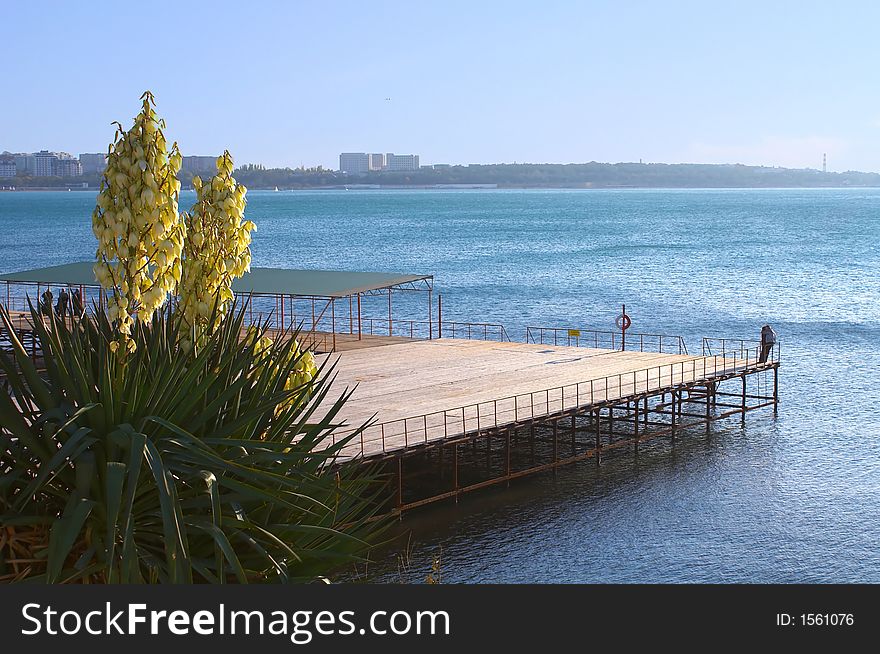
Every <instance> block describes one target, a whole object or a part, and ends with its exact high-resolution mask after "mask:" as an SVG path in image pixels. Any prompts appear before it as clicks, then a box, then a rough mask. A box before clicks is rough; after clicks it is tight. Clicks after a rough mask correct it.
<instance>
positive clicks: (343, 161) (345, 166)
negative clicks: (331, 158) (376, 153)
mask: <svg viewBox="0 0 880 654" xmlns="http://www.w3.org/2000/svg"><path fill="white" fill-rule="evenodd" d="M371 156H372V155H368V154H367V153H366V152H343V153H342V154H340V155H339V172H342V173H348V174H350V175H361V174H363V173H366V172H369V171H370V158H371Z"/></svg>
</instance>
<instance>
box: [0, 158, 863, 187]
mask: <svg viewBox="0 0 880 654" xmlns="http://www.w3.org/2000/svg"><path fill="white" fill-rule="evenodd" d="M200 174H201V175H202V176H203V177H204V176H205V175H210V174H212V173H211V172H210V171H207V172H205V173H200ZM192 177H193V173H191V172H181V173H180V180H181V182H182V183H183V186H184V188H186V189H188V188H190V185H191V182H192ZM235 177H236V179H238V180H239V182H241V183H242V184H244V185H245V186H247V187H248V188H252V189H272V188H275V187H278V188H279V189H300V188H328V187H341V186H350V185H359V184H373V185H381V186H433V185H436V184H496V185H498V186H499V187H502V188H774V187H784V188H809V187H846V186H855V187H868V186H880V174H878V173H863V172H857V171H847V172H844V173H823V172H821V171H818V170H812V169H794V168H770V167H765V166H744V165H741V164H655V163H652V164H639V163H616V164H608V163H597V162H591V163H584V164H486V165H479V164H471V165H470V166H448V167H443V168H423V169H420V170H414V171H405V172H392V171H374V172H370V173H366V174H362V175H350V174H343V173H340V172H337V171H333V170H327V169H325V168H322V167H321V166H317V167H314V168H304V167H301V168H266V167H265V166H261V165H259V164H247V165H244V166H241V167H239V168H238V169H237V170H236V171H235ZM83 182H86V183H88V184H89V186H90V187H97V186H98V184H99V183H100V175H84V176H82V177H68V178H63V177H14V178H11V179H4V180H0V186H16V187H19V188H32V187H44V188H45V187H65V186H81V185H82V184H83Z"/></svg>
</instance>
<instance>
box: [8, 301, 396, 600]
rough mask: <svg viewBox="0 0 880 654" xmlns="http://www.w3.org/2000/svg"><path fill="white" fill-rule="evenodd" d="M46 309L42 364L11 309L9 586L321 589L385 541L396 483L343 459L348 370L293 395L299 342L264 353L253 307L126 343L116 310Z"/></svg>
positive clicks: (174, 321)
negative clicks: (187, 331) (333, 388)
mask: <svg viewBox="0 0 880 654" xmlns="http://www.w3.org/2000/svg"><path fill="white" fill-rule="evenodd" d="M31 313H32V316H31V320H32V322H33V325H34V336H35V338H36V339H37V342H38V344H39V346H40V349H41V350H42V357H43V364H44V365H42V366H40V368H39V369H38V367H37V365H36V364H35V362H34V361H33V360H32V359H31V358H30V357H29V355H28V352H27V351H26V350H25V348H24V347H23V346H22V344H21V343H20V342H18V341H17V340H16V338H15V332H14V330H13V329H12V325H11V323H10V317H9V314H8V312H7V311H6V309H5V308H0V322H2V324H3V326H4V327H5V330H6V331H7V333H8V334H10V335H11V344H12V348H11V353H10V352H3V353H0V368H2V372H3V373H4V374H5V382H4V383H5V385H6V386H7V388H6V389H4V390H3V392H0V580H4V581H11V580H35V581H44V582H49V583H59V582H92V583H96V582H97V583H102V582H103V583H114V582H120V583H144V582H170V583H190V582H213V583H225V582H266V581H308V580H313V579H316V578H319V577H322V576H326V575H328V574H330V573H331V572H332V571H333V570H335V569H337V568H339V567H340V566H341V565H343V564H346V563H350V562H352V561H356V560H359V559H360V558H361V557H363V556H364V555H365V554H366V552H367V551H368V550H369V548H370V546H371V543H373V542H374V541H375V539H376V537H377V534H378V533H379V531H381V529H382V526H383V523H382V521H381V520H380V521H377V520H374V517H375V514H376V512H377V510H378V508H379V506H380V504H379V502H378V501H377V498H378V496H379V495H378V494H380V493H381V492H382V484H381V483H380V481H379V479H378V478H377V477H376V476H375V475H374V474H373V473H372V472H371V471H370V470H367V469H365V468H364V467H363V466H352V465H345V464H341V465H333V463H334V461H335V460H336V457H337V455H339V453H340V451H341V450H342V448H343V447H344V446H345V444H346V443H347V439H343V440H337V441H336V442H335V444H333V443H331V439H329V438H328V436H329V434H330V433H332V431H333V429H334V426H335V422H336V421H338V418H337V414H338V411H339V409H340V407H341V406H342V404H343V403H344V402H345V400H346V398H347V392H344V393H342V394H341V396H340V397H339V398H338V399H337V400H336V401H335V402H332V403H329V402H325V400H327V396H328V393H329V391H330V381H331V379H332V368H330V367H327V366H325V367H322V368H321V369H319V371H318V374H317V375H316V376H315V378H314V379H312V380H310V381H308V383H305V384H302V385H300V386H298V387H296V388H293V389H290V388H288V389H285V385H286V384H287V381H288V379H289V377H290V374H291V373H292V372H293V371H294V370H295V369H296V367H297V365H298V363H299V361H300V357H302V356H304V355H303V354H301V353H299V352H298V351H297V350H294V348H295V345H294V339H293V338H285V339H276V340H274V341H273V342H272V343H271V344H270V345H269V346H268V350H266V349H263V348H266V342H265V341H262V343H260V337H261V336H263V335H264V332H265V326H259V327H258V329H256V330H255V331H254V330H251V331H247V330H245V329H244V327H245V323H244V307H240V308H238V309H236V310H233V311H232V312H230V315H228V316H227V317H226V318H225V319H224V320H222V321H220V323H219V326H218V328H217V329H216V330H215V331H214V332H212V333H210V334H209V335H207V336H206V338H205V340H204V342H203V343H202V345H201V346H200V347H199V348H198V349H196V350H192V349H190V350H188V351H186V352H184V351H183V349H182V348H181V346H180V343H181V330H182V329H183V328H184V327H183V326H182V321H180V320H179V319H178V317H177V316H176V315H175V314H174V313H172V311H171V309H165V310H163V311H158V312H156V313H155V315H154V316H153V318H152V319H151V320H150V321H149V322H138V323H135V325H134V327H133V329H132V333H131V338H132V339H133V340H134V342H135V345H136V347H135V348H134V350H133V351H131V352H125V351H123V350H117V351H115V352H114V351H113V350H111V347H110V344H111V343H112V342H113V340H114V337H115V330H114V325H113V324H112V323H111V322H110V320H109V319H108V317H107V315H106V313H105V312H104V311H102V310H100V309H99V308H96V311H95V314H94V315H90V316H87V317H86V318H84V319H82V320H77V321H74V322H73V323H72V324H65V322H64V321H57V320H55V319H54V318H53V317H49V318H48V319H46V320H45V321H44V319H43V318H42V317H41V316H39V315H38V313H37V312H36V311H34V310H33V309H32V310H31ZM243 334H247V336H246V337H244V338H243V337H242V335H243ZM288 336H295V335H288ZM257 348H261V350H260V351H259V352H258V351H257ZM266 361H271V362H272V365H265V362H266ZM287 385H288V386H289V384H287ZM322 402H325V405H326V404H328V403H329V404H330V409H329V410H328V411H326V413H325V412H324V409H322V410H321V414H320V415H319V414H318V413H317V412H316V409H317V407H318V405H319V404H321V403H322ZM349 438H350V437H349Z"/></svg>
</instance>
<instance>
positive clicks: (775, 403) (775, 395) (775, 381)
mask: <svg viewBox="0 0 880 654" xmlns="http://www.w3.org/2000/svg"><path fill="white" fill-rule="evenodd" d="M778 411H779V366H775V367H774V368H773V413H777V412H778Z"/></svg>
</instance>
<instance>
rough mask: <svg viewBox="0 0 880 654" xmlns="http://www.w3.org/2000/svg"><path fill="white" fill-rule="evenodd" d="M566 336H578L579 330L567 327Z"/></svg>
mask: <svg viewBox="0 0 880 654" xmlns="http://www.w3.org/2000/svg"><path fill="white" fill-rule="evenodd" d="M568 336H569V338H580V337H581V330H580V329H569V330H568Z"/></svg>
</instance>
